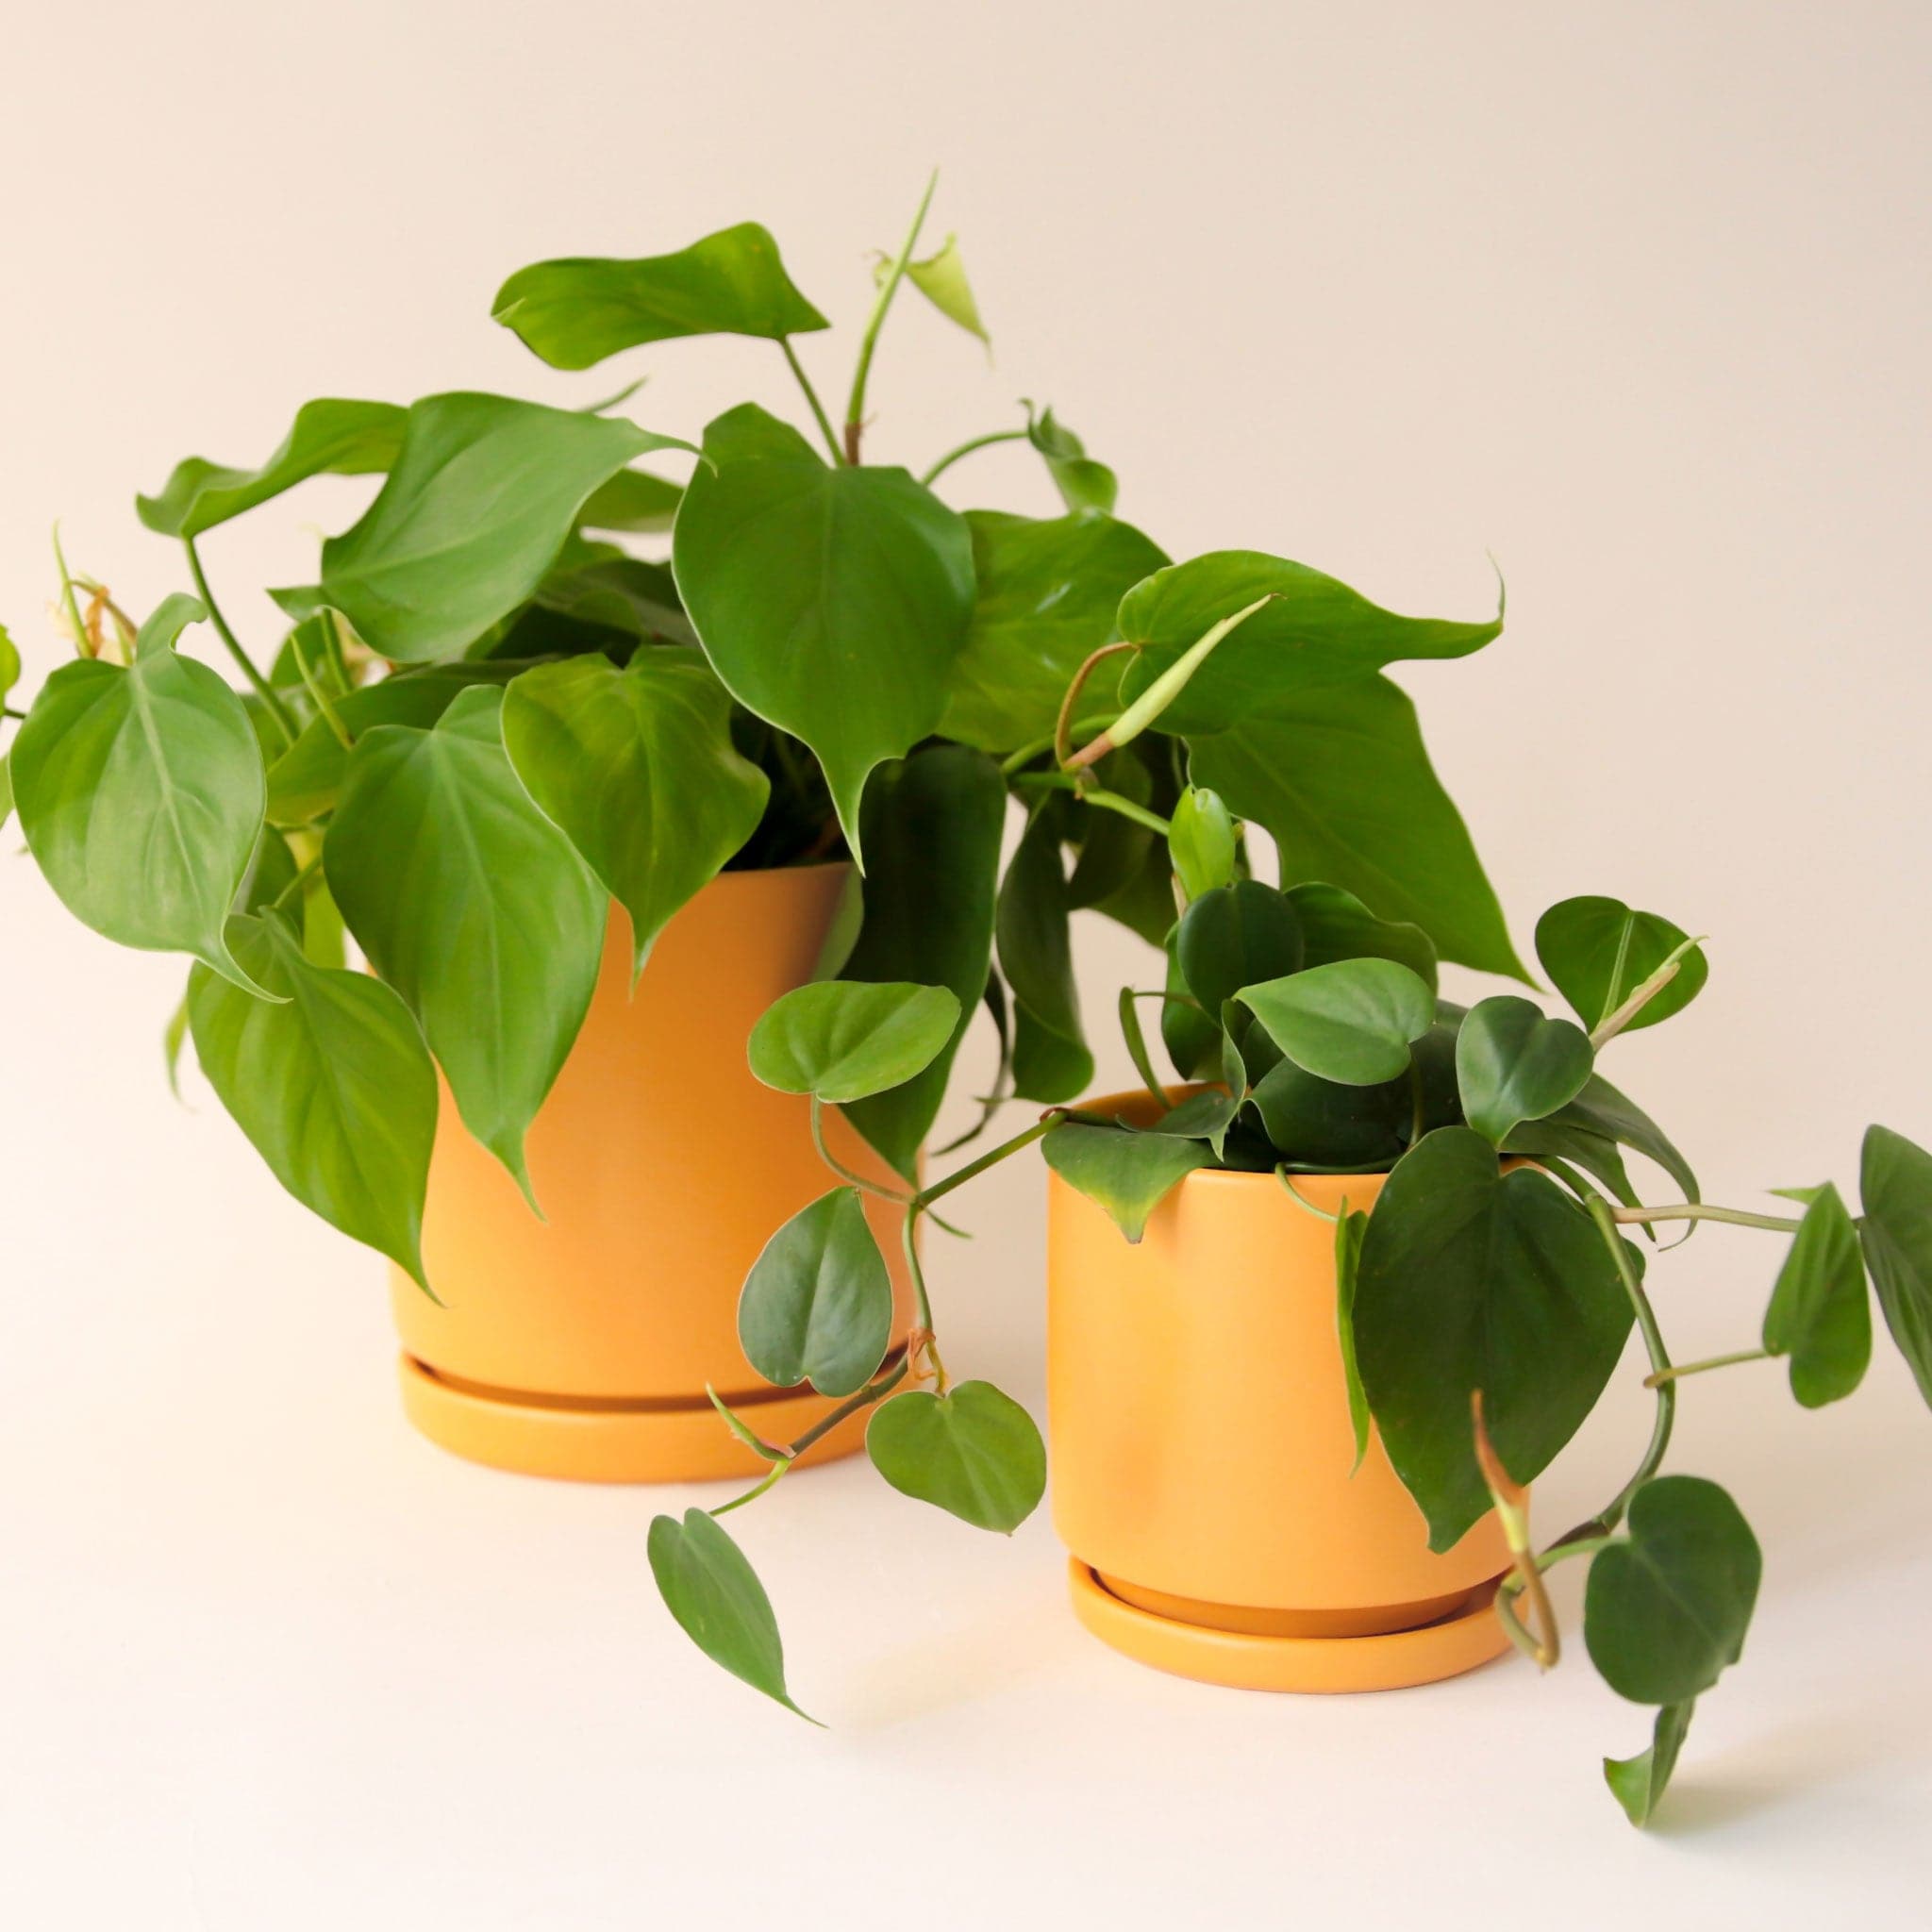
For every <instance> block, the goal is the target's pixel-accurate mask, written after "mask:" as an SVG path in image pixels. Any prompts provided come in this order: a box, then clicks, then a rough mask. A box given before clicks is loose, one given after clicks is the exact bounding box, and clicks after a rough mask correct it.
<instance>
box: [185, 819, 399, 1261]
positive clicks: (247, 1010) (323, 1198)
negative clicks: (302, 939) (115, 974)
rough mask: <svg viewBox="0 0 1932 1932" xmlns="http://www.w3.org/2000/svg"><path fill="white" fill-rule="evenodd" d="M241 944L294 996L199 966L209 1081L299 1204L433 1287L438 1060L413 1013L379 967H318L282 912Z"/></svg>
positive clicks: (198, 1013)
mask: <svg viewBox="0 0 1932 1932" xmlns="http://www.w3.org/2000/svg"><path fill="white" fill-rule="evenodd" d="M277 842H279V841H277ZM228 942H229V946H230V948H231V950H232V951H233V953H234V955H235V957H236V958H238V959H240V960H242V962H243V963H244V964H245V965H246V966H247V968H248V970H249V972H250V973H251V974H253V975H254V977H255V978H256V979H257V980H258V982H259V983H260V984H261V985H263V986H265V987H267V988H268V989H269V990H270V991H273V992H276V993H279V994H281V995H283V997H284V1000H285V1002H286V1004H284V1005H280V1006H271V1005H269V1004H268V1003H267V1002H266V1001H265V1000H258V999H254V998H252V997H250V995H248V994H247V993H245V992H242V991H239V990H238V989H237V988H235V987H233V986H231V985H230V984H229V983H228V982H227V981H226V980H225V979H222V978H220V977H219V976H217V975H216V974H213V973H211V972H209V971H208V968H207V967H206V966H197V967H196V968H195V969H194V972H193V974H192V975H191V977H190V980H189V986H188V1002H187V1012H188V1018H189V1024H191V1025H192V1029H193V1033H194V1051H195V1056H196V1058H198V1059H199V1060H200V1062H201V1070H202V1072H203V1073H204V1074H207V1075H208V1084H209V1085H210V1086H211V1087H212V1088H213V1089H214V1090H215V1092H216V1094H217V1095H218V1096H219V1097H220V1099H221V1103H222V1105H223V1106H224V1107H225V1108H227V1109H228V1111H229V1113H230V1114H232V1115H233V1116H234V1119H235V1123H236V1124H237V1125H238V1126H239V1127H240V1128H241V1129H242V1132H243V1133H244V1134H246V1135H247V1137H248V1139H249V1140H250V1141H252V1142H253V1143H254V1146H255V1150H256V1152H257V1153H258V1154H259V1155H260V1156H261V1158H263V1160H265V1161H266V1162H267V1163H268V1166H269V1169H270V1171H271V1172H272V1173H273V1174H274V1175H275V1178H276V1179H277V1180H278V1181H280V1182H281V1184H282V1185H283V1187H285V1188H287V1189H288V1191H290V1193H291V1194H293V1195H294V1197H295V1198H296V1200H298V1201H300V1202H301V1203H302V1205H303V1206H304V1207H305V1208H311V1209H312V1210H313V1211H314V1212H315V1213H317V1214H319V1215H321V1216H322V1218H323V1219H324V1220H325V1221H326V1222H327V1223H328V1224H329V1225H330V1226H331V1227H336V1228H340V1229H341V1232H342V1233H343V1234H345V1235H347V1236H349V1237H350V1239H351V1240H353V1241H366V1242H367V1243H368V1244H369V1245H370V1246H371V1247H372V1248H375V1250H376V1251H377V1252H378V1253H380V1254H384V1255H387V1256H389V1257H390V1258H391V1260H393V1261H397V1262H400V1263H401V1264H402V1266H403V1267H405V1268H406V1269H408V1272H409V1273H410V1274H412V1275H414V1276H415V1278H416V1280H417V1281H418V1282H419V1283H421V1284H422V1286H423V1287H425V1289H426V1288H427V1287H428V1286H429V1283H428V1281H427V1279H426V1277H425V1274H424V1273H423V1247H422V1239H423V1198H424V1193H425V1190H426V1189H427V1187H428V1184H429V1151H430V1147H431V1145H432V1143H433V1142H434V1141H435V1138H436V1108H437V1099H436V1069H435V1067H434V1065H433V1064H432V1063H431V1061H430V1058H429V1051H428V1049H427V1048H426V1047H425V1045H424V1044H423V1036H422V1034H421V1033H420V1032H419V1031H418V1030H417V1026H416V1023H415V1021H414V1020H413V1019H411V1018H410V1016H409V1009H408V1008H407V1007H406V1006H404V1004H403V1003H402V1001H401V1000H400V999H399V998H397V996H396V995H395V994H394V993H393V992H392V991H390V989H389V988H388V987H386V986H384V985H383V984H382V983H381V982H380V981H379V980H375V979H372V978H371V977H370V976H369V975H368V974H366V973H346V972H341V971H339V970H336V969H333V968H326V967H321V966H316V965H313V964H311V963H310V961H309V960H308V958H307V957H306V955H305V954H304V952H303V949H302V946H301V945H300V944H299V943H298V942H297V941H296V938H295V936H294V934H293V933H292V932H291V930H290V928H289V927H288V925H287V924H284V922H283V920H282V919H281V917H280V916H279V915H277V914H273V913H271V914H269V915H268V916H267V917H265V918H261V919H254V918H240V919H234V920H231V921H230V922H229V923H228Z"/></svg>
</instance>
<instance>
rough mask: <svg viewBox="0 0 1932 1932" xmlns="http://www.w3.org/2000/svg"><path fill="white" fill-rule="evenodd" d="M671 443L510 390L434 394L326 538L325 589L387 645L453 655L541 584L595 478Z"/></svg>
mask: <svg viewBox="0 0 1932 1932" xmlns="http://www.w3.org/2000/svg"><path fill="white" fill-rule="evenodd" d="M666 447H688V445H683V444H678V443H677V442H676V441H675V438H670V437H662V436H653V435H651V434H650V433H649V432H648V431H646V430H642V429H640V428H638V426H637V425H635V424H632V423H625V422H622V421H619V420H615V419H612V418H610V417H607V416H586V415H582V414H580V413H579V412H577V411H576V410H574V409H550V408H543V407H542V406H541V404H537V403H524V402H517V401H515V400H513V399H512V398H510V397H508V396H492V395H478V394H470V393H457V394H451V395H440V396H429V397H426V398H425V400H423V401H422V402H420V403H417V404H415V405H413V406H412V408H410V410H409V420H408V429H407V430H406V432H405V433H404V436H403V445H402V449H401V451H400V453H399V454H398V456H397V458H396V460H395V463H394V466H393V467H392V468H391V471H390V474H389V478H388V480H387V481H386V482H385V483H384V484H383V486H382V489H381V491H380V492H379V493H378V494H377V496H376V499H375V502H374V503H373V504H371V505H370V507H369V508H368V511H367V512H366V513H365V514H364V515H363V517H362V518H361V519H360V521H358V523H357V524H356V525H354V526H353V527H352V528H351V529H349V530H346V531H344V532H343V534H342V535H341V536H340V537H331V538H330V539H329V540H328V541H327V542H326V543H325V544H324V545H323V546H322V591H323V595H324V597H325V599H326V601H327V602H328V603H330V604H332V605H334V606H335V607H336V608H337V609H339V610H341V612H342V614H343V615H344V616H345V617H346V618H347V619H348V620H349V622H350V623H351V624H352V625H355V627H356V630H357V632H358V634H359V635H360V636H361V638H362V639H363V641H365V642H366V643H367V644H368V645H369V647H370V649H371V650H373V651H375V653H376V654H377V655H378V656H380V657H384V658H391V659H398V660H405V661H409V662H419V663H420V662H425V661H427V660H429V659H431V658H450V657H454V656H456V655H457V654H458V652H460V651H462V650H463V649H464V647H465V646H466V645H468V644H470V643H472V642H474V641H475V639H477V638H479V637H481V636H482V635H483V633H484V632H485V631H487V630H488V629H489V628H490V627H491V625H493V624H495V623H497V622H498V621H499V620H500V619H502V618H504V617H506V616H508V614H509V612H511V611H512V610H514V609H515V608H517V607H518V606H519V605H520V604H522V603H523V602H524V601H525V599H526V598H527V597H528V596H529V595H530V594H531V593H532V592H533V591H535V590H536V589H537V587H538V585H539V584H540V583H541V581H542V578H543V574H544V572H545V571H547V570H548V569H549V567H550V564H551V561H552V559H553V558H555V557H556V556H557V554H558V550H559V549H560V548H561V547H562V544H563V541H564V539H565V538H566V537H567V536H568V535H569V534H570V530H571V526H572V525H573V524H575V521H576V517H577V513H578V511H579V510H581V509H582V508H583V506H584V504H585V502H586V501H587V500H588V499H589V497H590V495H591V491H594V490H595V489H596V488H597V487H598V486H599V485H600V484H603V483H606V482H608V480H609V479H610V478H611V477H612V476H614V475H616V474H617V473H618V472H619V471H620V470H622V469H623V468H624V467H625V464H626V463H628V462H629V461H630V460H631V458H633V457H637V456H641V455H642V454H643V453H644V452H645V451H646V450H652V449H663V448H666Z"/></svg>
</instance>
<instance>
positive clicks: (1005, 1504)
mask: <svg viewBox="0 0 1932 1932" xmlns="http://www.w3.org/2000/svg"><path fill="white" fill-rule="evenodd" d="M865 1448H866V1454H867V1455H869V1456H870V1457H872V1459H873V1464H874V1467H875V1468H876V1469H877V1470H878V1473H879V1474H881V1475H882V1476H884V1477H885V1479H886V1480H887V1481H888V1482H889V1483H891V1486H892V1487H893V1488H894V1489H895V1490H897V1491H900V1492H901V1493H902V1494H904V1495H908V1496H912V1497H914V1498H916V1499H917V1500H918V1501H920V1502H922V1503H930V1504H932V1505H933V1506H934V1507H937V1508H940V1509H946V1510H950V1511H951V1512H952V1514H953V1515H955V1516H957V1517H958V1518H959V1519H960V1520H961V1521H962V1522H965V1523H970V1524H973V1525H974V1527H975V1528H977V1529H996V1530H998V1531H999V1532H1000V1533H1001V1534H1002V1535H1003V1536H1010V1535H1012V1533H1013V1532H1014V1530H1016V1529H1018V1528H1019V1526H1020V1525H1021V1524H1023V1523H1024V1522H1025V1521H1026V1519H1027V1518H1028V1517H1029V1516H1031V1515H1032V1514H1033V1512H1034V1510H1035V1509H1036V1508H1037V1507H1039V1503H1040V1499H1041V1496H1042V1495H1044V1494H1045V1493H1046V1445H1045V1443H1043V1442H1042V1441H1041V1440H1040V1431H1039V1429H1038V1428H1036V1427H1035V1426H1034V1422H1033V1418H1032V1417H1031V1416H1030V1415H1028V1414H1027V1413H1026V1411H1025V1410H1024V1408H1022V1407H1020V1405H1019V1404H1018V1403H1017V1402H1015V1401H1014V1400H1013V1399H1012V1397H1011V1396H1009V1395H1003V1394H1002V1393H1001V1392H1000V1391H998V1390H997V1389H995V1388H994V1387H993V1386H992V1384H991V1382H961V1383H959V1384H958V1387H956V1388H954V1389H953V1390H951V1391H949V1392H948V1393H946V1394H944V1395H936V1394H934V1393H933V1392H932V1391H930V1390H926V1389H908V1390H906V1391H902V1392H901V1393H900V1394H897V1395H894V1396H893V1397H892V1398H891V1400H890V1401H888V1402H883V1403H881V1404H880V1405H879V1407H877V1408H876V1409H874V1411H873V1418H872V1421H871V1422H870V1423H869V1424H867V1425H866V1431H865Z"/></svg>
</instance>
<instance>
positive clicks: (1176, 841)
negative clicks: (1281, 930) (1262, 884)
mask: <svg viewBox="0 0 1932 1932" xmlns="http://www.w3.org/2000/svg"><path fill="white" fill-rule="evenodd" d="M1167 849H1168V857H1169V858H1170V859H1171V860H1172V862H1173V865H1174V875H1175V877H1177V878H1178V879H1179V880H1180V882H1181V891H1182V892H1183V893H1184V894H1185V895H1186V896H1187V898H1188V899H1189V900H1194V899H1198V898H1200V896H1201V895H1202V894H1203V893H1204V892H1211V891H1215V890H1216V889H1217V888H1219V887H1222V886H1229V885H1232V884H1233V883H1234V878H1235V873H1236V870H1237V867H1238V865H1239V862H1240V857H1241V845H1240V842H1239V840H1238V838H1237V835H1236V832H1235V824H1234V814H1233V813H1232V812H1230V811H1229V810H1228V808H1227V806H1226V804H1225V803H1224V801H1223V799H1222V797H1221V794H1220V793H1219V792H1217V791H1208V790H1207V789H1206V788H1205V787H1203V786H1199V785H1190V786H1188V787H1186V788H1185V789H1184V790H1183V791H1182V792H1181V795H1180V797H1179V798H1178V799H1176V800H1175V802H1174V811H1173V813H1172V815H1171V816H1170V818H1169V820H1168V829H1167ZM1299 923H1300V922H1299V920H1297V924H1299Z"/></svg>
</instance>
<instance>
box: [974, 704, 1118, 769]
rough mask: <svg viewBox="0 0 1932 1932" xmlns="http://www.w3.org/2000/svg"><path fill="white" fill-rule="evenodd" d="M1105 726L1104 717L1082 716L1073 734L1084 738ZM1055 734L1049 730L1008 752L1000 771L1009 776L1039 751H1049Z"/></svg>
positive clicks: (1036, 756)
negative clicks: (1042, 736) (1043, 735)
mask: <svg viewBox="0 0 1932 1932" xmlns="http://www.w3.org/2000/svg"><path fill="white" fill-rule="evenodd" d="M1106 727H1107V720H1106V719H1105V718H1082V719H1081V720H1080V722H1079V723H1078V724H1075V725H1074V737H1076V738H1086V737H1088V736H1090V735H1091V733H1093V732H1095V731H1102V730H1105V729H1106ZM1055 736H1056V734H1055V733H1053V732H1051V731H1049V732H1048V733H1047V734H1046V736H1045V737H1044V738H1036V739H1034V740H1033V741H1032V742H1031V743H1029V744H1023V745H1022V746H1021V747H1020V749H1019V750H1018V751H1016V752H1010V753H1008V756H1007V757H1006V758H1003V759H1002V760H1001V761H1000V771H1001V773H1002V774H1003V775H1005V776H1006V777H1008V778H1010V777H1011V776H1012V775H1013V774H1014V773H1016V772H1019V771H1022V770H1024V768H1025V767H1026V766H1027V765H1030V764H1031V763H1032V762H1033V760H1034V759H1035V758H1038V757H1039V756H1040V755H1041V752H1048V751H1051V750H1052V749H1053V747H1054V739H1055Z"/></svg>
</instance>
